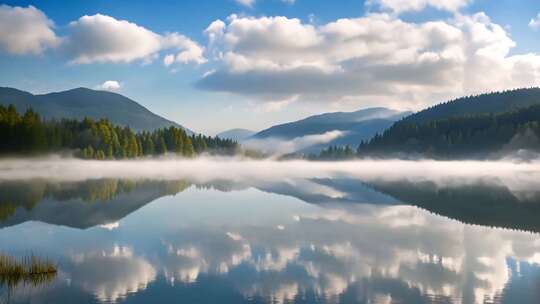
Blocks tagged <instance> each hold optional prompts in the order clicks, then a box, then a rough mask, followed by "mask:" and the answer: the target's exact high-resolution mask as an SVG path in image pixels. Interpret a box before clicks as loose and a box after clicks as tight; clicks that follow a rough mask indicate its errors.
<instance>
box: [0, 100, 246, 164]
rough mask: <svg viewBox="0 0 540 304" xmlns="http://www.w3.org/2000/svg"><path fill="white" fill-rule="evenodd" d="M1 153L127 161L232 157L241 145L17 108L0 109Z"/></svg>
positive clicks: (177, 131) (180, 131) (175, 130)
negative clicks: (71, 153) (155, 157)
mask: <svg viewBox="0 0 540 304" xmlns="http://www.w3.org/2000/svg"><path fill="white" fill-rule="evenodd" d="M0 138H2V141H1V142H0V154H2V155H15V154H16V155H35V154H43V153H56V152H64V151H75V155H76V156H78V157H81V158H85V159H98V160H104V159H126V158H136V157H142V156H151V155H162V154H165V153H174V154H177V155H181V156H184V157H193V156H195V155H198V154H201V153H205V152H207V153H212V154H226V155H232V154H234V153H236V152H237V150H238V149H239V145H238V143H236V142H235V141H232V140H230V139H220V138H218V137H210V136H203V135H200V134H199V135H188V134H187V133H186V132H185V131H184V130H183V129H181V128H177V127H173V126H171V127H168V128H163V129H158V130H155V131H152V132H148V131H144V132H139V133H137V132H134V131H133V130H132V129H130V128H129V127H121V126H117V125H114V124H112V123H111V122H109V121H108V120H106V119H100V120H93V119H90V118H85V119H83V120H82V121H78V120H71V119H62V120H49V121H45V120H43V119H41V117H40V116H39V115H38V114H37V113H36V112H35V111H33V110H32V109H28V110H27V111H26V112H25V113H24V114H22V115H21V114H19V113H18V112H17V110H16V109H15V107H14V106H13V105H9V106H7V107H5V106H0Z"/></svg>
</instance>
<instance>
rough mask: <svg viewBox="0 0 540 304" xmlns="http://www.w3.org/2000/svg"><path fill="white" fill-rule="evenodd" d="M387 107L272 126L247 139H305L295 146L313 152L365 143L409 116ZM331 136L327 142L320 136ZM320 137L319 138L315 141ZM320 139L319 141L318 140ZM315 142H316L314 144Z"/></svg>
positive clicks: (322, 115)
mask: <svg viewBox="0 0 540 304" xmlns="http://www.w3.org/2000/svg"><path fill="white" fill-rule="evenodd" d="M409 114H410V112H399V111H395V110H391V109H387V108H368V109H362V110H359V111H356V112H335V113H324V114H320V115H315V116H310V117H307V118H305V119H302V120H299V121H295V122H290V123H286V124H281V125H276V126H273V127H271V128H268V129H266V130H263V131H261V132H258V133H257V134H255V135H253V136H251V137H250V138H249V140H258V141H261V140H282V141H290V140H296V141H297V142H298V141H299V139H302V138H303V139H307V140H308V142H309V144H308V146H301V147H299V148H300V149H299V152H305V153H309V152H317V151H320V150H321V149H323V148H324V147H326V146H328V145H340V146H344V145H352V146H354V147H356V146H357V145H358V144H359V143H360V141H363V140H369V139H370V138H371V137H373V136H374V135H375V134H377V133H379V132H382V131H383V130H385V129H386V128H388V127H390V126H391V125H392V124H393V123H394V122H395V121H397V120H399V119H402V118H403V117H405V116H407V115H409ZM333 131H339V133H335V132H334V133H335V134H334V136H333V137H331V140H325V139H324V136H323V135H324V134H331V133H332V132H333ZM318 136H320V137H321V138H318ZM318 139H320V140H318ZM317 141H318V142H317Z"/></svg>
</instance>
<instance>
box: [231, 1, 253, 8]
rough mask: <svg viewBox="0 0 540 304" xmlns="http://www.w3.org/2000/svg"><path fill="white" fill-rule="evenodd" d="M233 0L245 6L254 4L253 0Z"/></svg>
mask: <svg viewBox="0 0 540 304" xmlns="http://www.w3.org/2000/svg"><path fill="white" fill-rule="evenodd" d="M235 1H236V3H238V4H240V5H243V6H247V7H253V5H254V4H255V0H235Z"/></svg>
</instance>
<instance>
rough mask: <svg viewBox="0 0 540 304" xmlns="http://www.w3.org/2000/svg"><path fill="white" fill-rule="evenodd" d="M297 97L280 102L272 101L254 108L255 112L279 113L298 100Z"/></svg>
mask: <svg viewBox="0 0 540 304" xmlns="http://www.w3.org/2000/svg"><path fill="white" fill-rule="evenodd" d="M298 98H299V96H298V95H293V96H291V97H287V98H285V99H282V100H272V101H268V102H265V103H263V104H261V105H257V106H256V107H255V111H256V112H262V113H270V112H279V111H281V110H283V109H285V108H287V107H288V106H289V105H291V104H292V103H294V102H296V101H297V100H298Z"/></svg>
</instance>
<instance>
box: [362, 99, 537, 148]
mask: <svg viewBox="0 0 540 304" xmlns="http://www.w3.org/2000/svg"><path fill="white" fill-rule="evenodd" d="M539 136H540V105H533V106H530V107H526V108H521V109H517V110H512V111H508V112H505V113H501V114H474V115H463V116H457V117H450V118H447V119H439V120H432V121H428V122H415V121H414V120H413V121H411V120H407V119H404V120H402V121H399V122H397V123H395V124H394V125H393V126H392V127H390V128H389V129H387V130H386V131H384V132H383V133H382V134H378V135H376V136H375V137H373V138H372V139H371V140H370V141H368V142H362V143H361V144H360V145H359V147H358V151H357V152H358V154H359V155H360V156H366V155H367V156H369V155H375V154H376V155H381V154H391V153H407V154H422V155H424V156H428V157H440V158H460V157H471V156H472V157H474V156H485V155H488V154H492V153H498V152H499V153H500V152H510V151H515V150H517V149H529V150H535V151H540V142H539V140H538V138H539Z"/></svg>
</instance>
